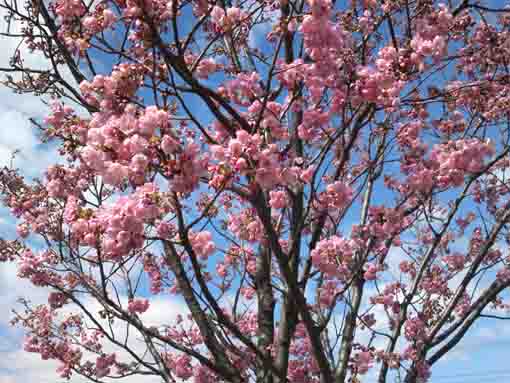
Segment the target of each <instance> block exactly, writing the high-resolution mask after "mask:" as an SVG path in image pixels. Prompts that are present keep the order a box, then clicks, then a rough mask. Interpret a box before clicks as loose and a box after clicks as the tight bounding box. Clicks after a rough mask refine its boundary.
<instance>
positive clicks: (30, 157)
mask: <svg viewBox="0 0 510 383" xmlns="http://www.w3.org/2000/svg"><path fill="white" fill-rule="evenodd" d="M502 3H503V2H502V1H497V0H493V1H492V5H493V6H496V5H497V6H500V5H501V4H502ZM0 13H1V11H0ZM3 23H4V21H3V17H2V18H1V19H0V29H3ZM258 32H259V33H257V34H256V35H255V36H253V39H254V41H257V42H260V41H261V38H263V36H264V34H265V33H266V32H267V29H266V27H265V26H260V27H259V31H258ZM0 44H1V46H2V52H1V53H0V66H6V65H7V62H8V53H10V52H11V51H12V50H13V49H14V48H15V43H14V42H13V41H12V40H7V39H5V38H4V37H0ZM28 62H29V63H31V64H33V65H35V66H37V67H40V68H42V67H45V66H46V65H47V63H46V62H45V61H44V60H43V59H42V58H41V57H40V56H37V55H31V56H28ZM45 113H46V107H45V106H44V105H43V104H42V103H41V102H40V100H39V99H38V98H36V97H33V96H30V95H14V94H12V93H11V92H10V90H8V89H5V88H3V87H0V126H2V127H3V129H0V166H3V165H6V164H8V162H9V161H10V157H11V153H12V151H14V150H21V154H20V155H19V156H18V157H17V158H16V162H15V164H16V166H18V167H20V168H21V169H23V171H24V172H25V173H27V174H29V175H32V176H36V175H39V174H41V172H42V171H43V170H44V169H45V168H46V167H47V166H48V165H50V164H52V163H54V162H55V161H57V160H58V157H57V156H56V153H55V151H54V150H53V148H51V147H47V146H41V145H39V143H38V140H37V137H36V135H35V131H34V130H33V129H32V128H31V126H30V124H29V122H28V118H29V117H36V118H41V117H43V116H44V115H45ZM13 223H14V221H13V220H12V219H11V218H10V217H9V216H8V214H7V212H6V211H5V209H1V210H0V232H1V233H2V235H3V236H6V237H10V236H12V235H13ZM22 296H25V297H29V298H31V299H32V300H33V301H34V302H35V303H37V302H44V301H45V299H46V294H45V292H44V291H41V290H40V289H35V288H33V287H31V286H30V285H29V284H28V283H26V282H25V281H20V280H17V279H16V277H15V268H14V267H13V265H6V264H0V312H1V313H2V314H0V383H18V382H23V381H28V382H32V381H36V382H41V383H56V382H60V380H59V379H57V378H56V376H55V375H54V369H55V364H54V363H52V362H47V361H41V360H40V358H39V356H38V355H32V354H27V353H24V352H23V351H22V350H21V336H22V334H21V332H20V331H19V330H16V329H13V328H12V327H10V326H9V323H8V322H9V317H10V315H9V312H10V308H11V307H13V306H14V305H15V304H16V300H17V298H18V297H22ZM183 309H184V308H183V306H182V304H181V303H179V302H175V301H164V300H161V301H158V302H156V303H155V304H153V305H152V307H151V310H153V311H151V313H150V314H147V315H151V316H152V317H151V318H147V320H149V321H151V320H152V321H154V322H155V323H158V322H160V321H161V320H162V319H164V318H166V319H171V318H172V316H173V315H174V314H176V313H178V312H182V311H183ZM169 312H170V314H169ZM509 347H510V325H507V323H506V322H503V321H499V322H498V321H481V322H479V323H478V324H477V325H476V326H475V328H473V329H472V330H471V332H470V335H469V336H467V337H466V338H465V340H464V341H463V342H461V344H459V346H458V347H457V350H456V351H455V352H453V353H452V354H451V355H449V356H448V357H446V358H445V359H444V360H442V361H440V362H438V364H437V365H435V367H434V369H433V377H432V379H431V382H433V383H456V382H461V381H462V382H467V383H470V382H480V383H491V382H504V381H510V366H507V365H506V360H507V352H508V351H507V350H508V348H509ZM135 381H136V382H139V383H152V381H151V380H149V378H147V379H146V380H144V378H139V377H136V378H134V379H133V380H132V382H135ZM372 381H373V379H372V378H371V377H370V376H367V377H366V379H365V380H364V382H367V383H370V382H372ZM72 382H80V379H79V378H76V379H73V380H72ZM126 382H128V383H130V382H129V380H126Z"/></svg>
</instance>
